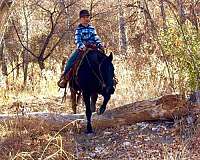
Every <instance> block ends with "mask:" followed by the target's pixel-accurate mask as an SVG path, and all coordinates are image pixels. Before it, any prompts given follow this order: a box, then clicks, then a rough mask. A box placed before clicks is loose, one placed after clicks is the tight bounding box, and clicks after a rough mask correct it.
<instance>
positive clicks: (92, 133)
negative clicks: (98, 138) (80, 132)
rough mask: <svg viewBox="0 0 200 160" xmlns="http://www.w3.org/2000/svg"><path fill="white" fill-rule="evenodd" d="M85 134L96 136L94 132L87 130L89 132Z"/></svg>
mask: <svg viewBox="0 0 200 160" xmlns="http://www.w3.org/2000/svg"><path fill="white" fill-rule="evenodd" d="M85 134H86V135H89V136H90V135H94V132H93V131H92V130H91V131H88V130H87V131H85Z"/></svg>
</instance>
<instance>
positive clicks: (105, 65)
mask: <svg viewBox="0 0 200 160" xmlns="http://www.w3.org/2000/svg"><path fill="white" fill-rule="evenodd" d="M112 60H113V54H112V53H111V54H110V55H109V56H106V58H104V59H103V60H102V62H101V63H100V66H99V70H100V74H101V76H102V79H103V82H104V84H103V87H102V88H103V90H102V91H103V94H106V95H111V94H113V93H114V91H115V88H114V66H113V64H112Z"/></svg>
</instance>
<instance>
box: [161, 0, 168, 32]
mask: <svg viewBox="0 0 200 160" xmlns="http://www.w3.org/2000/svg"><path fill="white" fill-rule="evenodd" d="M160 12H161V16H162V19H163V30H164V31H165V30H167V24H166V14H165V9H164V3H163V0H160Z"/></svg>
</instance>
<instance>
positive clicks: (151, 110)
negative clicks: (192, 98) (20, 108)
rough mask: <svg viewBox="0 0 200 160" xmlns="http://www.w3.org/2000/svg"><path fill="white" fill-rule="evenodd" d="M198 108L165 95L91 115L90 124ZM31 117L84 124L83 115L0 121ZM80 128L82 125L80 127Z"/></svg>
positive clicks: (107, 124)
mask: <svg viewBox="0 0 200 160" xmlns="http://www.w3.org/2000/svg"><path fill="white" fill-rule="evenodd" d="M197 108H198V106H197V105H196V106H194V105H191V104H190V103H189V102H188V101H187V100H186V99H184V98H182V97H181V96H180V95H166V96H163V97H161V98H158V99H153V100H144V101H139V102H135V103H131V104H128V105H124V106H121V107H118V108H114V109H111V110H107V111H106V112H105V113H104V114H103V115H97V114H96V113H95V114H93V117H92V123H93V126H94V127H95V128H107V127H117V126H121V125H126V124H133V123H137V122H143V121H151V120H170V119H175V118H180V117H182V116H186V115H188V114H189V113H191V112H192V111H193V110H195V111H197ZM16 117H17V118H20V117H33V118H40V119H43V120H45V121H48V122H49V123H51V122H52V123H57V124H58V123H60V124H62V123H68V122H69V123H70V122H72V121H75V120H76V121H80V124H84V119H85V115H84V114H74V115H73V114H57V113H46V112H45V113H44V112H42V113H37V112H36V113H26V114H18V115H4V116H0V120H7V119H10V118H16ZM81 126H82V125H81Z"/></svg>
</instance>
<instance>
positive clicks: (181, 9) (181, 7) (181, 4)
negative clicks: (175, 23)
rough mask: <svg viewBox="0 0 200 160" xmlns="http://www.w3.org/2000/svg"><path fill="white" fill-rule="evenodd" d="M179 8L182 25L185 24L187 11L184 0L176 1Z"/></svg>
mask: <svg viewBox="0 0 200 160" xmlns="http://www.w3.org/2000/svg"><path fill="white" fill-rule="evenodd" d="M176 2H177V6H178V15H179V18H180V23H181V24H183V23H184V22H185V20H186V18H185V11H184V8H183V0H176Z"/></svg>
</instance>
